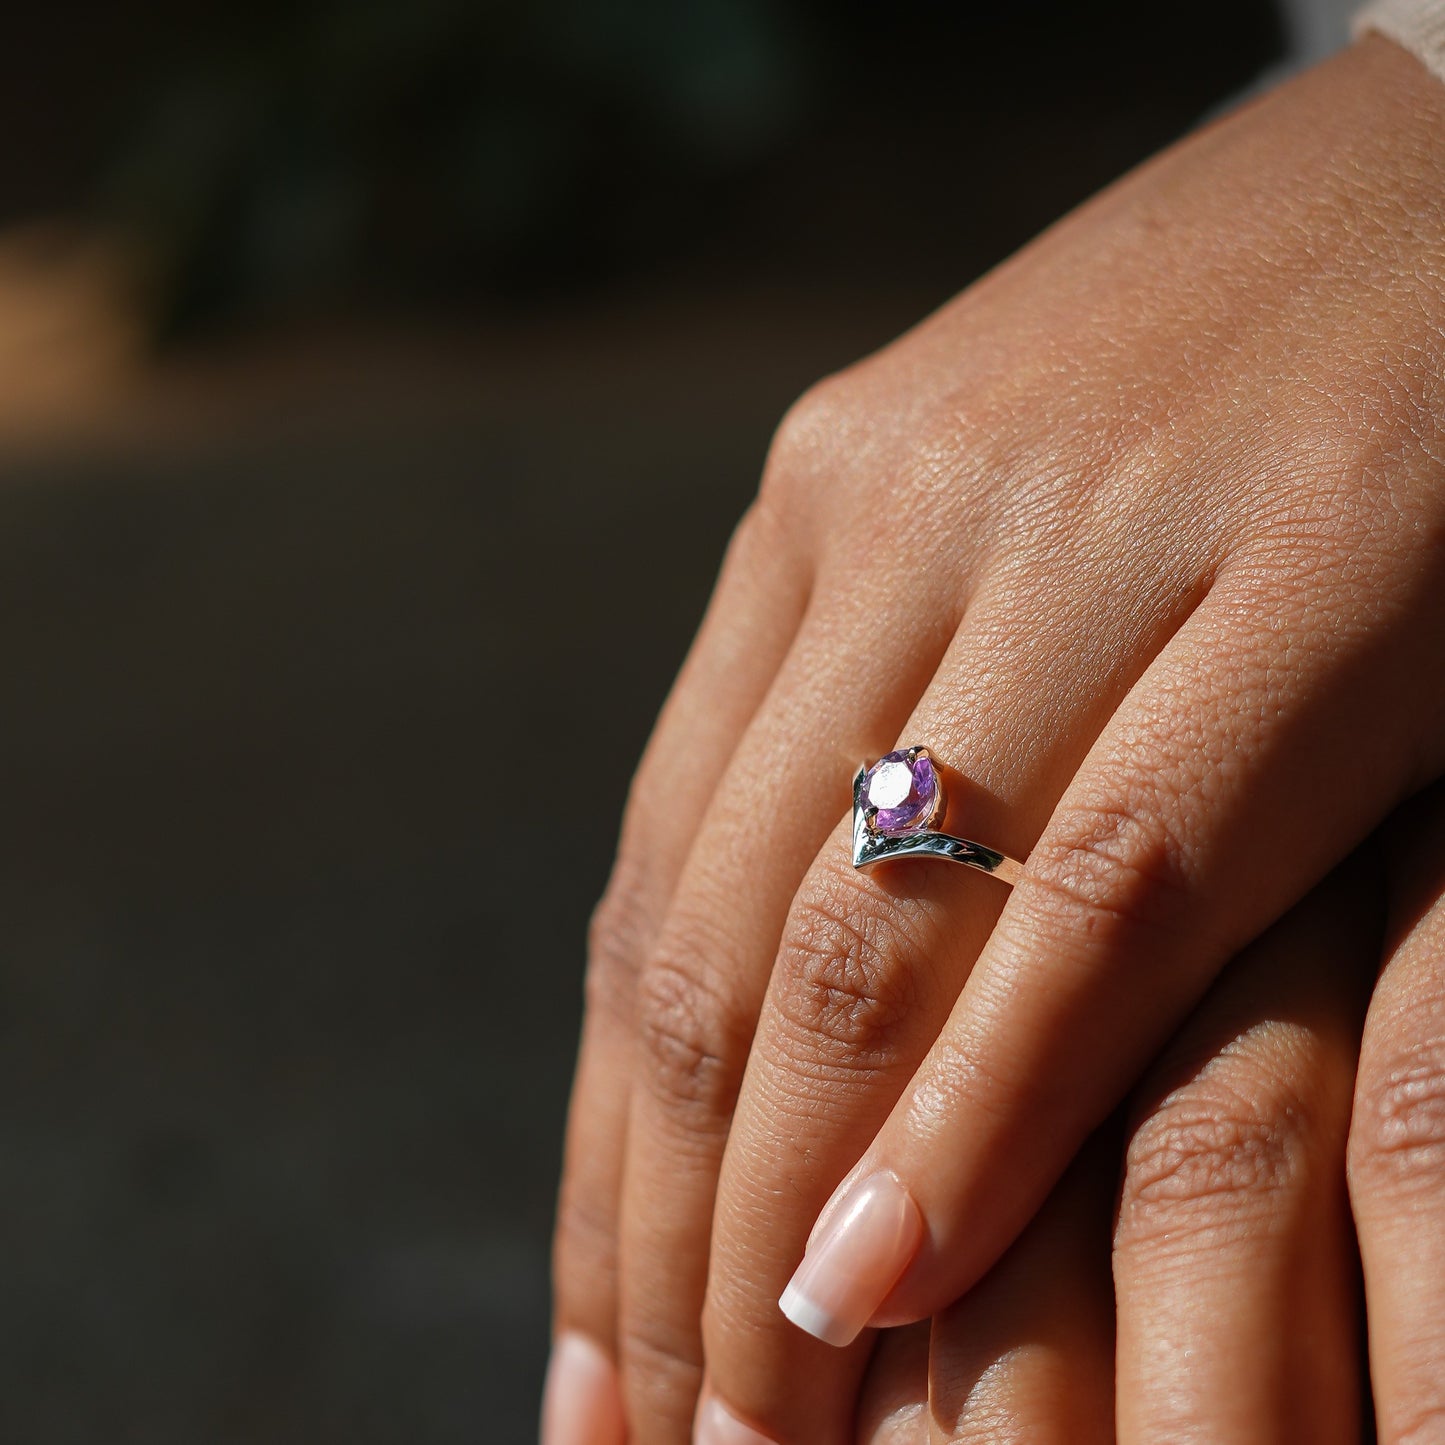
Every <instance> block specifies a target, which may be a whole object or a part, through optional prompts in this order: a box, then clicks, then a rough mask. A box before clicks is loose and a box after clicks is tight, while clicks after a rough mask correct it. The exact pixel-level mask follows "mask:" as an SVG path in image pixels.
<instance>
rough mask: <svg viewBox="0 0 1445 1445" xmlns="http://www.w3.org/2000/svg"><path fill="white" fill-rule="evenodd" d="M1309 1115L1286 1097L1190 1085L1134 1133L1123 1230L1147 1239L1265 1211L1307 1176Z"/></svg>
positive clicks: (1269, 1089) (1275, 1090) (1122, 1209)
mask: <svg viewBox="0 0 1445 1445" xmlns="http://www.w3.org/2000/svg"><path fill="white" fill-rule="evenodd" d="M1310 1134H1311V1120H1310V1117H1309V1111H1308V1110H1307V1109H1306V1108H1305V1106H1304V1104H1303V1102H1302V1101H1301V1100H1300V1099H1299V1098H1298V1097H1296V1096H1293V1095H1292V1094H1290V1093H1289V1092H1288V1091H1285V1090H1282V1089H1280V1088H1278V1087H1273V1088H1272V1087H1270V1086H1268V1085H1266V1086H1264V1088H1263V1090H1262V1092H1261V1093H1251V1094H1248V1095H1247V1094H1245V1093H1243V1092H1239V1091H1236V1090H1229V1089H1221V1088H1218V1087H1212V1088H1201V1087H1198V1086H1197V1085H1196V1086H1192V1087H1191V1086H1186V1087H1185V1088H1184V1089H1182V1090H1179V1091H1177V1092H1176V1093H1175V1094H1173V1095H1171V1096H1170V1097H1169V1098H1167V1099H1165V1100H1164V1102H1163V1103H1162V1104H1161V1105H1160V1106H1159V1107H1158V1109H1156V1110H1155V1111H1154V1112H1153V1113H1152V1114H1151V1115H1150V1116H1149V1117H1148V1118H1147V1119H1146V1120H1145V1121H1144V1123H1143V1124H1142V1125H1140V1127H1139V1128H1138V1129H1136V1130H1135V1131H1134V1134H1133V1136H1132V1137H1131V1138H1130V1140H1129V1145H1128V1148H1127V1151H1126V1154H1125V1161H1124V1185H1123V1192H1122V1199H1121V1203H1120V1210H1119V1229H1120V1233H1121V1235H1122V1236H1125V1237H1134V1238H1138V1237H1143V1238H1149V1237H1153V1236H1158V1235H1160V1234H1163V1233H1165V1232H1168V1231H1172V1230H1175V1229H1178V1228H1179V1227H1180V1226H1181V1224H1185V1225H1187V1224H1188V1223H1190V1222H1192V1223H1193V1224H1194V1225H1195V1226H1196V1227H1198V1226H1200V1225H1204V1226H1209V1225H1213V1224H1217V1223H1222V1222H1224V1221H1225V1220H1228V1219H1232V1218H1237V1217H1238V1216H1239V1215H1240V1214H1242V1213H1246V1212H1248V1211H1251V1210H1253V1209H1257V1208H1261V1207H1264V1208H1268V1207H1269V1206H1270V1204H1271V1201H1273V1200H1274V1199H1276V1198H1277V1197H1278V1196H1279V1195H1280V1194H1281V1192H1282V1191H1285V1190H1288V1189H1289V1188H1291V1187H1292V1186H1293V1185H1295V1184H1297V1183H1298V1181H1299V1180H1300V1178H1301V1176H1302V1173H1303V1161H1304V1158H1305V1156H1306V1153H1307V1150H1308V1144H1309V1137H1310Z"/></svg>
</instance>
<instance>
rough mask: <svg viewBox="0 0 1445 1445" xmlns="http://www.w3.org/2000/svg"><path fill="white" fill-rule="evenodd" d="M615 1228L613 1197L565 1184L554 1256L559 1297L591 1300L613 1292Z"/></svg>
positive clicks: (558, 1206) (559, 1209)
mask: <svg viewBox="0 0 1445 1445" xmlns="http://www.w3.org/2000/svg"><path fill="white" fill-rule="evenodd" d="M615 1225H616V1220H615V1218H614V1217H613V1212H612V1200H611V1198H610V1197H606V1196H603V1195H601V1194H599V1192H598V1191H597V1190H595V1189H583V1188H579V1187H577V1186H576V1185H575V1184H573V1183H572V1182H571V1181H568V1182H567V1183H565V1184H564V1187H563V1189H562V1193H561V1197H560V1199H559V1200H558V1203H557V1227H556V1231H555V1235H554V1243H553V1255H552V1257H553V1267H554V1272H555V1274H556V1278H557V1289H558V1293H559V1295H561V1296H562V1297H563V1298H572V1299H578V1298H580V1299H588V1300H592V1299H596V1298H597V1297H598V1296H599V1295H602V1294H604V1293H606V1292H608V1291H609V1290H610V1287H611V1284H612V1282H613V1281H615V1279H616V1276H617V1231H616V1228H615Z"/></svg>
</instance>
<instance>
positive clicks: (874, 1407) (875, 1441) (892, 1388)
mask: <svg viewBox="0 0 1445 1445" xmlns="http://www.w3.org/2000/svg"><path fill="white" fill-rule="evenodd" d="M928 1335H929V1326H928V1321H927V1320H920V1321H919V1322H918V1323H917V1324H915V1325H904V1326H903V1328H902V1329H898V1330H885V1331H884V1332H883V1333H882V1334H881V1335H879V1337H878V1343H877V1345H876V1346H875V1347H874V1350H873V1358H872V1359H871V1360H870V1361H869V1365H868V1378H867V1381H866V1382H865V1384H864V1388H863V1394H862V1397H861V1399H860V1400H859V1403H858V1433H857V1440H858V1445H928Z"/></svg>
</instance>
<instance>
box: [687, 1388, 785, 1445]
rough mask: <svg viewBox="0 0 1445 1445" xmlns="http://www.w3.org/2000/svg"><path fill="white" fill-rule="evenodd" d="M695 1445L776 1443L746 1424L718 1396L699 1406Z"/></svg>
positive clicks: (706, 1400) (708, 1398)
mask: <svg viewBox="0 0 1445 1445" xmlns="http://www.w3.org/2000/svg"><path fill="white" fill-rule="evenodd" d="M692 1441H693V1445H774V1442H773V1441H771V1440H769V1439H768V1437H767V1436H766V1435H763V1434H761V1433H759V1432H758V1431H757V1430H754V1429H753V1427H752V1426H751V1425H744V1424H743V1422H742V1421H741V1420H739V1419H738V1417H737V1416H736V1415H734V1414H733V1412H732V1411H731V1410H729V1409H728V1408H727V1406H725V1405H724V1404H723V1402H722V1401H721V1400H719V1399H718V1398H717V1397H716V1396H713V1395H709V1396H708V1397H707V1398H705V1399H704V1400H703V1402H702V1404H701V1405H700V1406H699V1407H698V1411H697V1419H696V1420H695V1421H694V1422H693V1427H692Z"/></svg>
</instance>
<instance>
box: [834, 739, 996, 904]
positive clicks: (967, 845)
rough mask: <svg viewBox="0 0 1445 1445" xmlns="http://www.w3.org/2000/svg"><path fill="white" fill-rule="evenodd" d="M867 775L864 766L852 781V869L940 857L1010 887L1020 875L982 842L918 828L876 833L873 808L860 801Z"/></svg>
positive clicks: (875, 810)
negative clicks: (886, 862) (901, 860)
mask: <svg viewBox="0 0 1445 1445" xmlns="http://www.w3.org/2000/svg"><path fill="white" fill-rule="evenodd" d="M867 776H868V765H867V763H864V764H863V766H862V767H861V768H859V769H858V772H857V775H856V776H855V777H854V779H853V866H854V867H855V868H867V867H868V866H869V865H870V864H873V863H882V862H885V861H886V860H888V859H890V858H943V859H946V860H947V861H948V862H950V863H962V864H963V866H964V867H965V868H977V869H978V871H979V872H980V873H987V874H989V875H990V876H991V877H993V878H997V879H999V880H1000V881H1001V882H1004V883H1007V884H1008V885H1009V886H1010V887H1012V886H1013V885H1014V884H1015V883H1017V882H1018V880H1019V876H1020V875H1021V874H1022V873H1023V864H1022V863H1020V862H1018V861H1017V859H1014V858H1010V857H1009V856H1008V854H1006V853H1000V852H998V851H997V850H996V849H993V848H985V847H984V845H983V844H982V843H972V842H970V841H969V840H968V839H967V838H955V837H953V836H951V835H950V834H948V833H936V832H934V831H933V830H932V829H928V828H919V829H917V830H916V831H914V832H910V833H894V834H887V833H879V832H875V831H874V829H873V826H872V818H873V815H875V814H876V813H877V811H878V810H877V809H876V808H870V807H868V806H867V805H866V804H865V803H864V801H863V780H864V779H865V778H866V777H867Z"/></svg>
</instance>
